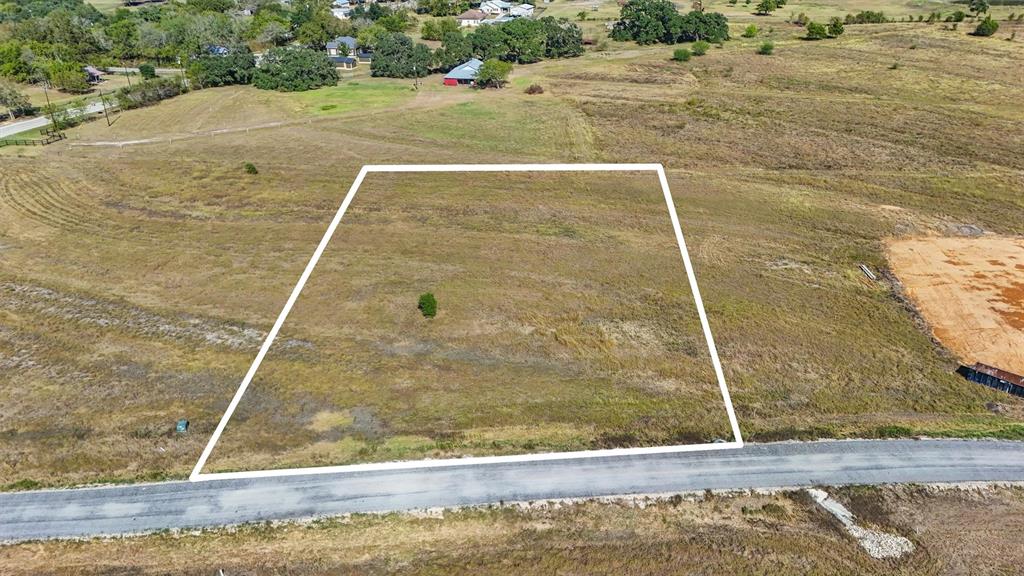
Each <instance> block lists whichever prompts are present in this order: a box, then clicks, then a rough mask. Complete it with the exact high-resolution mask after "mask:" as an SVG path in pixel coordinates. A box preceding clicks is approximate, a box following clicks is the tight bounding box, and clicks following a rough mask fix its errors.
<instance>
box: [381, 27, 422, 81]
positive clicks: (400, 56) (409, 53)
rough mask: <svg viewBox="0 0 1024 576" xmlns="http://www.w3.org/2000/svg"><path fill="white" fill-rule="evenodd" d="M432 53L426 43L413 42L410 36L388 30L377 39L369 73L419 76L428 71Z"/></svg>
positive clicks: (387, 75) (402, 76)
mask: <svg viewBox="0 0 1024 576" xmlns="http://www.w3.org/2000/svg"><path fill="white" fill-rule="evenodd" d="M432 60H433V54H432V53H431V52H430V48H428V47H427V45H426V44H419V43H417V44H413V41H412V38H409V37H408V36H406V35H405V34H401V33H398V32H388V33H385V34H383V35H381V37H380V38H379V39H378V40H377V46H376V49H375V50H374V54H373V62H371V63H370V74H371V75H373V76H384V77H387V78H419V77H423V76H426V75H427V74H428V73H429V72H430V66H431V61H432Z"/></svg>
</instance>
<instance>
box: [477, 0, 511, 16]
mask: <svg viewBox="0 0 1024 576" xmlns="http://www.w3.org/2000/svg"><path fill="white" fill-rule="evenodd" d="M511 9H512V3H511V2H506V1H505V0H485V1H484V2H481V3H480V11H481V12H483V13H484V14H491V15H494V16H499V15H501V14H508V12H509V10H511Z"/></svg>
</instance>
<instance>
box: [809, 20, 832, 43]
mask: <svg viewBox="0 0 1024 576" xmlns="http://www.w3.org/2000/svg"><path fill="white" fill-rule="evenodd" d="M825 38H828V30H826V29H825V25H824V24H819V23H817V22H808V23H807V35H806V36H804V39H806V40H823V39H825Z"/></svg>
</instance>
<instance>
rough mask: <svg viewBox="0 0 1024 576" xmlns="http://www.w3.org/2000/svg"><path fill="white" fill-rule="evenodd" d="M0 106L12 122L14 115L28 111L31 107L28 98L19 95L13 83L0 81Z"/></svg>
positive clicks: (19, 91) (19, 92)
mask: <svg viewBox="0 0 1024 576" xmlns="http://www.w3.org/2000/svg"><path fill="white" fill-rule="evenodd" d="M0 106H3V107H4V108H7V114H8V115H9V116H10V117H11V120H14V116H15V114H16V113H18V112H21V111H23V110H28V109H29V108H30V107H31V105H30V104H29V101H28V96H25V95H24V94H22V93H21V90H18V87H17V86H15V85H14V83H13V82H8V81H7V80H3V79H0Z"/></svg>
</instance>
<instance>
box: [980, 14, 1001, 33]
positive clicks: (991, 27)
mask: <svg viewBox="0 0 1024 576" xmlns="http://www.w3.org/2000/svg"><path fill="white" fill-rule="evenodd" d="M996 30H999V22H996V21H995V20H993V19H992V17H991V16H986V17H985V19H984V20H982V21H981V22H979V23H978V27H977V28H975V29H974V35H975V36H991V35H993V34H995V33H996Z"/></svg>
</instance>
